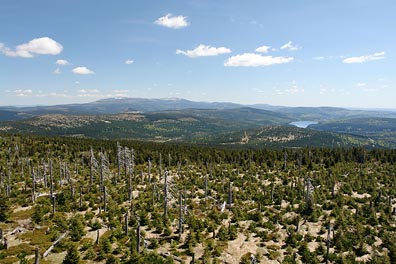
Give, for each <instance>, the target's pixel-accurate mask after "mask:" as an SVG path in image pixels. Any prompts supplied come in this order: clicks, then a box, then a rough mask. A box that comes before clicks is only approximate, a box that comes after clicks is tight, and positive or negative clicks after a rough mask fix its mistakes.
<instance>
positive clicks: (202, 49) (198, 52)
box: [176, 44, 231, 58]
mask: <svg viewBox="0 0 396 264" xmlns="http://www.w3.org/2000/svg"><path fill="white" fill-rule="evenodd" d="M230 52H231V50H230V49H228V48H225V47H219V48H216V47H212V46H208V45H203V44H201V45H199V46H198V47H196V48H195V49H193V50H186V51H184V50H179V49H178V50H176V54H183V55H185V56H187V57H190V58H196V57H207V56H217V55H220V54H226V53H230Z"/></svg>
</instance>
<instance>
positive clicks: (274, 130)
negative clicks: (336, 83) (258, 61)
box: [0, 98, 396, 148]
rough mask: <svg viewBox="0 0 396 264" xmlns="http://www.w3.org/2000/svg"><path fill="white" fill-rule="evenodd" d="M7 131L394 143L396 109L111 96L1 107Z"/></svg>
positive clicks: (203, 140)
mask: <svg viewBox="0 0 396 264" xmlns="http://www.w3.org/2000/svg"><path fill="white" fill-rule="evenodd" d="M293 121H315V122H317V124H315V125H311V126H310V128H312V129H301V128H296V127H294V126H291V125H290V123H291V122H293ZM313 129H314V130H313ZM0 131H4V132H11V133H34V134H42V135H64V136H80V137H93V138H124V139H125V138H131V139H140V140H152V141H170V142H184V143H199V144H218V145H234V146H235V145H243V146H251V147H260V146H271V147H287V146H289V147H304V146H329V147H340V146H366V147H373V146H375V147H390V148H395V147H396V140H395V138H396V112H393V111H381V110H375V111H373V110H351V109H345V108H336V107H282V106H271V105H266V104H256V105H241V104H236V103H228V102H213V103H210V102H194V101H189V100H185V99H178V98H171V99H144V98H109V99H102V100H98V101H95V102H91V103H85V104H66V105H54V106H34V107H13V106H11V107H0Z"/></svg>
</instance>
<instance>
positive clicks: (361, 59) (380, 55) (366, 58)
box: [342, 51, 385, 63]
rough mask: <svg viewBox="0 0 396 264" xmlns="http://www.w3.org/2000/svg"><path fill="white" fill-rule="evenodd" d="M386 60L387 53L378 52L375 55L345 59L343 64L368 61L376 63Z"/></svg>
mask: <svg viewBox="0 0 396 264" xmlns="http://www.w3.org/2000/svg"><path fill="white" fill-rule="evenodd" d="M382 59H385V51H381V52H376V53H374V54H370V55H363V56H359V57H349V58H346V59H344V60H343V61H342V62H343V63H364V62H368V61H374V60H382Z"/></svg>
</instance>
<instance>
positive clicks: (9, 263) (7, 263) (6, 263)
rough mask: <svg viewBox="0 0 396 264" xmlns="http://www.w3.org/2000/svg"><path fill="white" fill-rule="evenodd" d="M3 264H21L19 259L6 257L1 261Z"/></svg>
mask: <svg viewBox="0 0 396 264" xmlns="http://www.w3.org/2000/svg"><path fill="white" fill-rule="evenodd" d="M1 263H2V264H13V263H19V259H18V258H17V257H6V258H4V259H2V260H1Z"/></svg>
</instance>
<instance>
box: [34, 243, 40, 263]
mask: <svg viewBox="0 0 396 264" xmlns="http://www.w3.org/2000/svg"><path fill="white" fill-rule="evenodd" d="M39 263H40V253H39V248H38V247H36V248H35V249H34V264H39Z"/></svg>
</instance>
